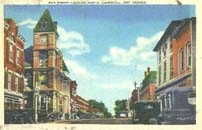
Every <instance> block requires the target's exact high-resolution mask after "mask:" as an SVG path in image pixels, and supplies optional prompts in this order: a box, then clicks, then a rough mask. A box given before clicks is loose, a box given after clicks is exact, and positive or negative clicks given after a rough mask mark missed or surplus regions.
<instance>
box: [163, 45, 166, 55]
mask: <svg viewBox="0 0 202 130" xmlns="http://www.w3.org/2000/svg"><path fill="white" fill-rule="evenodd" d="M166 49H167V43H166V44H165V45H164V47H163V56H164V57H166Z"/></svg>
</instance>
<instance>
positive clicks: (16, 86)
mask: <svg viewBox="0 0 202 130" xmlns="http://www.w3.org/2000/svg"><path fill="white" fill-rule="evenodd" d="M18 88H19V84H18V77H15V89H16V92H18Z"/></svg>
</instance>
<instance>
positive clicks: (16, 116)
mask: <svg viewBox="0 0 202 130" xmlns="http://www.w3.org/2000/svg"><path fill="white" fill-rule="evenodd" d="M4 114H5V117H4V123H5V124H26V123H33V122H34V120H33V112H32V110H5V113H4Z"/></svg>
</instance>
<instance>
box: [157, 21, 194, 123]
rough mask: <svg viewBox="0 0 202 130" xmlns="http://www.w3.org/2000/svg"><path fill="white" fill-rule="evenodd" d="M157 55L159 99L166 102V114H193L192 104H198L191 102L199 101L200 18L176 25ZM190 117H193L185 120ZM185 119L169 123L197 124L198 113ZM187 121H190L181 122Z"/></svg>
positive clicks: (159, 45)
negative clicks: (196, 88)
mask: <svg viewBox="0 0 202 130" xmlns="http://www.w3.org/2000/svg"><path fill="white" fill-rule="evenodd" d="M154 51H156V52H157V54H158V58H157V59H158V61H157V65H158V74H157V75H158V76H157V77H158V78H157V90H156V96H157V99H159V100H160V101H161V102H162V109H163V111H166V112H167V113H168V112H174V111H175V110H178V113H179V109H181V110H182V109H183V111H184V112H185V110H191V109H192V108H193V107H194V105H193V106H191V105H190V104H194V102H193V101H194V100H192V103H190V102H189V101H190V100H189V98H190V96H191V98H192V99H193V98H195V97H194V95H195V94H194V93H195V92H194V91H195V87H196V18H187V19H182V20H176V21H172V22H171V23H170V25H169V26H168V27H167V29H166V31H165V33H164V34H163V36H162V37H161V39H160V40H159V42H158V43H157V45H156V46H155V48H154ZM189 93H190V94H189ZM191 93H192V94H191ZM181 113H182V111H181ZM188 113H190V114H191V115H190V117H182V115H185V114H186V115H187V114H188ZM182 115H180V113H179V114H178V117H172V121H171V119H168V120H170V121H169V122H173V123H176V122H180V123H185V122H189V123H190V122H191V123H193V122H194V118H193V117H194V109H193V111H191V112H190V111H187V112H185V113H183V114H182ZM168 117H171V116H166V118H168ZM184 118H186V119H187V120H181V119H184ZM174 119H175V120H174Z"/></svg>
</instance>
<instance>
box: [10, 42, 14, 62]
mask: <svg viewBox="0 0 202 130" xmlns="http://www.w3.org/2000/svg"><path fill="white" fill-rule="evenodd" d="M9 61H11V62H13V45H12V44H9Z"/></svg>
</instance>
